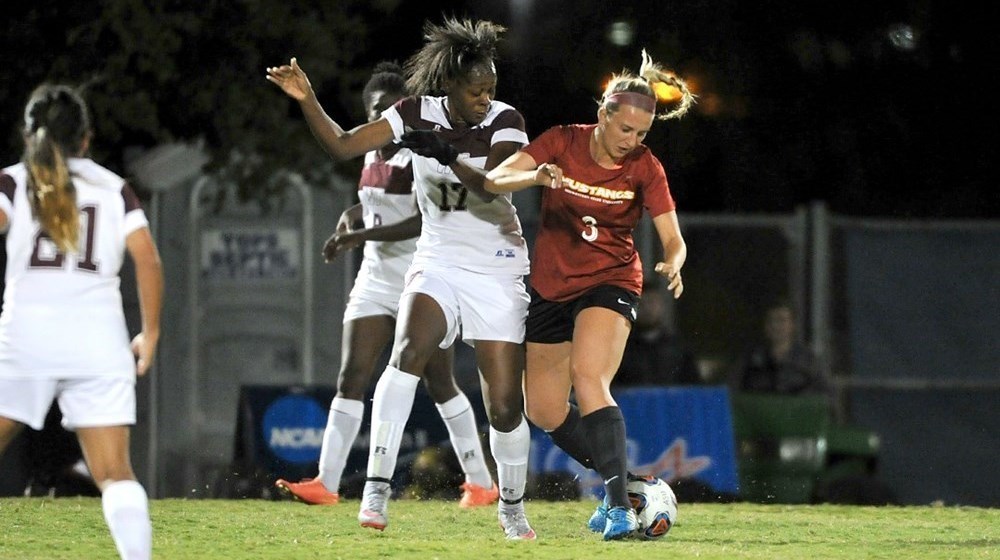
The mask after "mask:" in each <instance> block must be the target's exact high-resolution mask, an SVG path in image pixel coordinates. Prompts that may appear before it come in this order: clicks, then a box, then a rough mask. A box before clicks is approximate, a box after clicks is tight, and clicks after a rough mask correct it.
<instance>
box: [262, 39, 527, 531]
mask: <svg viewBox="0 0 1000 560" xmlns="http://www.w3.org/2000/svg"><path fill="white" fill-rule="evenodd" d="M502 31H504V29H503V27H501V26H499V25H496V24H494V23H491V22H488V21H478V22H472V21H468V20H464V21H459V20H456V19H446V20H445V21H444V23H443V24H442V25H432V24H428V25H426V26H425V28H424V36H425V43H424V46H423V47H422V48H421V49H420V51H418V52H417V53H416V54H415V55H414V56H413V57H411V58H410V59H409V60H408V61H407V63H406V65H405V69H406V71H407V74H408V75H409V77H408V80H407V85H408V89H409V90H410V92H411V93H413V94H416V95H415V96H414V97H409V98H406V99H403V100H401V101H400V102H398V103H397V104H396V105H394V106H393V107H391V108H389V109H388V110H386V111H385V112H383V113H382V117H381V118H379V119H378V120H375V121H373V122H369V123H366V124H363V125H360V126H358V127H355V128H353V129H351V130H344V129H343V128H341V126H340V125H339V124H337V123H336V122H335V121H333V120H332V119H331V118H330V117H329V116H328V115H327V114H326V112H325V111H324V110H323V108H322V106H321V105H320V104H319V102H318V101H317V99H316V94H315V92H314V91H313V89H312V86H311V85H310V84H309V80H308V78H306V75H305V73H304V72H303V71H302V69H301V68H300V67H299V66H298V63H297V61H296V60H295V59H292V61H291V63H290V64H288V65H284V66H279V67H273V68H268V69H267V79H268V80H270V81H271V82H272V83H274V84H275V85H277V86H279V87H281V89H282V90H283V91H284V92H285V93H286V94H287V95H289V96H291V97H292V98H293V99H296V100H297V101H298V102H299V106H300V107H301V108H302V111H303V113H304V114H305V117H306V121H307V122H308V124H309V127H310V129H311V130H312V132H313V134H314V136H315V137H316V138H317V140H318V141H319V142H320V144H321V145H322V146H323V148H324V149H325V150H326V151H327V152H328V153H330V154H331V155H332V156H333V157H335V158H337V159H346V158H351V157H357V156H360V155H362V154H363V153H365V152H367V151H369V150H373V149H378V148H382V147H384V146H386V145H388V144H389V143H391V142H393V141H394V140H395V141H402V144H401V145H403V146H409V145H410V142H413V141H414V136H416V138H417V139H421V140H423V141H425V142H430V141H432V140H435V139H436V136H435V133H432V132H430V131H439V134H440V135H441V136H442V137H443V138H444V139H445V140H446V141H447V142H448V143H446V142H438V143H436V144H435V143H433V142H431V144H432V145H431V146H430V148H428V145H427V144H425V143H423V142H417V143H416V144H413V146H412V149H413V151H414V152H415V154H418V155H414V157H413V172H414V184H413V185H414V191H416V192H417V201H418V204H419V207H420V213H421V219H422V224H421V233H420V238H419V239H418V240H417V249H416V252H415V254H414V257H413V263H412V264H411V266H410V268H409V271H408V272H407V277H406V285H405V287H404V290H403V293H402V295H401V297H400V301H399V319H398V320H397V323H396V331H395V339H394V342H393V350H392V355H391V356H390V358H389V365H388V367H387V368H386V370H385V371H384V372H383V373H382V376H381V377H380V378H379V382H378V384H377V385H376V387H375V398H374V401H373V403H372V432H371V433H372V436H371V440H370V443H369V458H368V471H367V478H368V480H367V482H366V484H365V491H364V497H363V498H362V504H361V508H360V509H361V511H360V512H359V513H358V521H359V522H360V523H361V525H362V526H363V527H371V528H374V529H379V530H382V529H384V528H385V527H386V525H387V524H388V501H389V496H390V494H391V488H390V486H389V477H390V476H391V475H392V472H393V470H394V469H395V463H396V455H397V454H398V451H399V442H400V438H401V437H402V430H403V427H404V426H405V424H406V420H407V418H408V416H409V414H410V411H411V408H412V405H413V387H415V386H416V384H417V383H418V382H419V381H420V379H421V378H424V377H425V376H426V375H427V373H428V371H427V367H426V366H427V362H428V360H429V359H430V357H431V355H432V354H433V353H434V352H436V351H437V349H438V348H442V347H443V348H447V347H448V346H450V345H451V344H452V342H453V341H454V340H455V338H456V336H457V335H458V333H459V331H461V335H462V338H463V340H465V341H468V342H469V343H472V344H474V346H475V351H476V363H477V365H478V367H479V371H480V374H481V379H482V380H483V383H482V385H483V387H482V389H483V401H484V403H485V405H486V410H487V414H488V416H489V421H490V443H491V451H492V452H493V457H494V459H495V460H496V463H497V482H498V483H499V487H500V488H499V489H500V500H499V504H498V518H499V521H500V525H501V527H502V528H503V530H504V533H505V535H506V536H507V538H508V539H513V540H530V539H534V538H535V532H534V530H532V528H531V526H530V525H529V523H528V520H527V518H526V516H525V513H524V502H523V497H524V488H525V483H526V478H527V461H528V451H529V449H530V445H531V438H530V433H529V429H528V425H527V422H526V421H525V419H524V414H523V397H522V392H521V383H522V373H523V366H524V351H523V345H522V343H523V341H524V328H525V327H524V317H525V315H526V314H527V305H528V294H527V290H526V289H525V287H524V282H523V275H524V274H526V273H527V269H528V252H527V247H526V246H525V245H526V244H525V241H524V238H523V237H522V235H521V227H520V222H519V221H518V219H517V212H516V209H515V208H514V205H513V204H512V202H511V197H510V195H509V194H507V195H502V196H497V195H494V194H491V193H487V192H485V191H484V190H483V188H482V187H483V182H484V181H485V172H486V170H489V169H492V168H493V167H494V166H496V165H497V164H498V163H500V162H501V161H504V160H505V159H507V157H509V156H510V155H511V154H513V153H514V152H516V151H517V150H518V149H519V148H520V147H521V146H523V145H524V144H526V143H527V140H528V137H527V134H525V132H524V119H523V117H522V116H521V114H520V113H519V112H518V111H517V110H516V109H514V108H513V107H511V106H510V105H507V104H506V103H502V102H500V101H497V100H496V99H495V97H496V85H497V75H496V68H495V65H494V63H493V59H494V57H495V55H496V45H497V42H498V40H499V36H500V33H501V32H502ZM438 93H444V95H441V96H437V95H431V94H438ZM414 133H422V134H416V135H415V134H414ZM417 144H419V146H418V145H417ZM470 192H471V193H472V194H471V195H470Z"/></svg>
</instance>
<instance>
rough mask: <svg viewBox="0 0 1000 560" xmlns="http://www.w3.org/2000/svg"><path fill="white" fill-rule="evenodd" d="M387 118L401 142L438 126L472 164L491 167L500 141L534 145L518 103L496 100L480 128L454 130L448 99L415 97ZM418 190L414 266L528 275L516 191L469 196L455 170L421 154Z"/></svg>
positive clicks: (415, 164) (416, 178)
mask: <svg viewBox="0 0 1000 560" xmlns="http://www.w3.org/2000/svg"><path fill="white" fill-rule="evenodd" d="M382 116H383V117H385V118H386V120H387V121H388V122H389V124H390V125H392V130H393V132H394V134H395V136H396V138H397V139H399V138H400V137H401V136H402V135H403V134H404V132H406V131H407V130H435V131H437V132H438V133H439V134H440V135H441V136H442V138H443V139H444V140H445V141H447V142H449V143H450V144H451V145H452V146H454V147H455V148H457V149H458V151H459V153H460V154H461V155H460V156H459V157H461V158H462V159H463V160H464V161H466V162H467V163H468V164H470V165H472V166H475V167H479V168H480V169H482V168H485V166H486V158H487V156H488V155H489V151H490V148H491V147H492V146H493V145H494V144H496V143H498V142H518V143H520V144H527V143H528V135H527V134H526V133H525V131H524V118H523V117H522V116H521V114H520V113H518V112H517V110H515V109H514V108H513V107H511V106H510V105H507V104H506V103H502V102H500V101H493V103H492V104H491V105H490V109H489V111H488V112H487V114H486V117H485V118H484V119H483V121H482V122H481V123H479V124H478V125H476V126H474V127H471V128H468V129H463V130H453V129H452V128H451V124H450V123H449V122H448V110H447V98H446V97H430V96H420V97H408V98H405V99H403V100H401V101H399V102H398V103H396V105H394V106H392V107H390V108H389V109H387V110H386V111H385V112H383V113H382ZM413 176H414V187H415V190H416V193H417V203H418V204H419V206H420V213H421V215H422V219H423V223H422V226H421V231H420V238H419V239H418V240H417V252H416V254H415V255H414V257H413V264H414V266H426V265H435V266H440V265H445V266H455V267H458V268H462V269H465V270H469V271H472V272H479V273H484V274H489V273H494V272H503V273H511V274H522V275H523V274H527V273H528V248H527V244H526V243H525V241H524V237H523V236H522V232H521V223H520V221H519V220H518V218H517V210H516V208H515V207H514V205H513V203H512V202H511V195H510V194H505V195H499V196H497V197H496V198H495V199H494V200H493V201H491V202H488V203H487V202H483V201H482V200H481V199H480V198H479V197H478V196H476V195H474V194H469V192H468V191H467V190H466V189H465V187H464V186H462V184H461V182H460V181H459V180H458V177H457V176H456V175H455V173H454V172H453V171H452V170H451V169H450V168H449V167H448V166H445V165H441V164H440V163H438V161H437V160H435V159H431V158H425V157H421V156H418V155H414V156H413Z"/></svg>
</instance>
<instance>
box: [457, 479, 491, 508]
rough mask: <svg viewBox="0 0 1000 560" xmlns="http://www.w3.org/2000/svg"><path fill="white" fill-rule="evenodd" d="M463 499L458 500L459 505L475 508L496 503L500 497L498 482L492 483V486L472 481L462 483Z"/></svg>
mask: <svg viewBox="0 0 1000 560" xmlns="http://www.w3.org/2000/svg"><path fill="white" fill-rule="evenodd" d="M462 490H464V492H462V500H461V501H459V502H458V505H459V507H464V508H474V507H481V506H488V505H490V504H495V503H496V502H497V500H499V499H500V489H499V488H497V485H496V483H495V482H494V483H492V484H491V487H490V488H484V487H482V486H479V485H476V484H473V483H471V482H464V483H462Z"/></svg>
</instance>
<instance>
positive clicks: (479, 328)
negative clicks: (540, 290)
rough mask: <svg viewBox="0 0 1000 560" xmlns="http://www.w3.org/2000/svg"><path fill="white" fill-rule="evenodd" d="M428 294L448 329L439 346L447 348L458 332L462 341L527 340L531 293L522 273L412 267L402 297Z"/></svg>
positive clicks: (520, 341) (517, 341) (516, 341)
mask: <svg viewBox="0 0 1000 560" xmlns="http://www.w3.org/2000/svg"><path fill="white" fill-rule="evenodd" d="M413 293H421V294H426V295H428V296H430V297H432V298H434V301H436V302H437V303H438V305H440V306H441V310H442V311H444V316H445V320H446V321H447V323H448V332H447V334H446V335H445V337H444V339H443V340H442V341H441V343H440V344H439V346H440V347H441V348H448V347H449V346H451V345H452V344H454V342H455V338H457V336H458V331H459V329H461V331H462V340H464V341H466V342H468V343H470V344H471V343H472V342H473V341H476V340H499V341H505V342H514V343H517V344H520V343H522V342H524V320H525V319H526V318H527V316H528V302H529V301H530V298H529V297H528V292H527V290H525V287H524V278H523V277H522V276H521V275H520V274H481V273H477V272H470V271H468V270H463V269H461V268H445V267H425V268H417V267H411V268H410V271H409V272H408V273H407V274H406V284H405V285H404V287H403V297H405V296H406V295H407V294H413Z"/></svg>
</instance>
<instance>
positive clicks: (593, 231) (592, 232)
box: [580, 216, 597, 241]
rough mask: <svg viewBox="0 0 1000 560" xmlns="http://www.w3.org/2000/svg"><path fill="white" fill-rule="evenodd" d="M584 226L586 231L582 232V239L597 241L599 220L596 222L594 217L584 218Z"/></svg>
mask: <svg viewBox="0 0 1000 560" xmlns="http://www.w3.org/2000/svg"><path fill="white" fill-rule="evenodd" d="M583 225H584V226H585V227H586V229H584V230H583V231H581V232H580V237H582V238H584V239H586V240H587V241H593V240H595V239H597V220H595V219H594V218H593V217H592V216H584V217H583Z"/></svg>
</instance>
